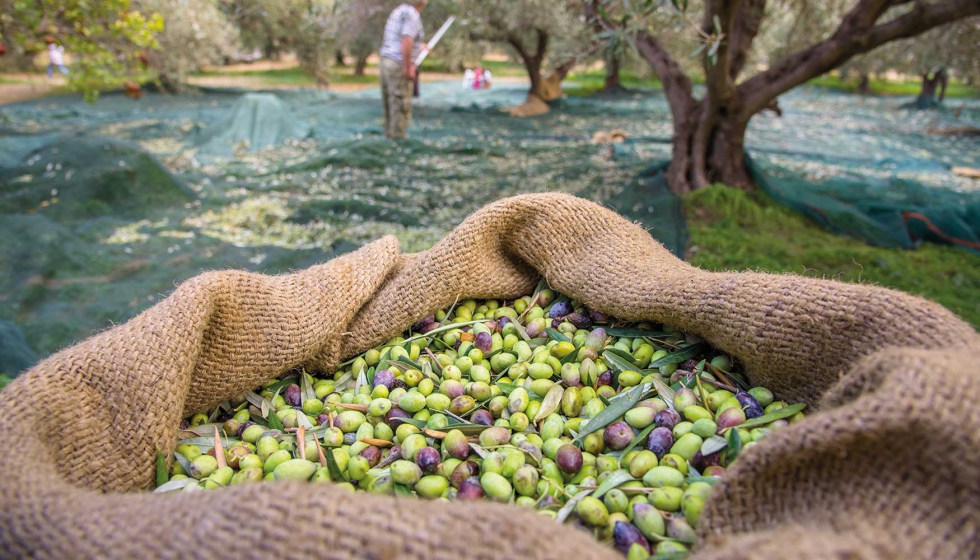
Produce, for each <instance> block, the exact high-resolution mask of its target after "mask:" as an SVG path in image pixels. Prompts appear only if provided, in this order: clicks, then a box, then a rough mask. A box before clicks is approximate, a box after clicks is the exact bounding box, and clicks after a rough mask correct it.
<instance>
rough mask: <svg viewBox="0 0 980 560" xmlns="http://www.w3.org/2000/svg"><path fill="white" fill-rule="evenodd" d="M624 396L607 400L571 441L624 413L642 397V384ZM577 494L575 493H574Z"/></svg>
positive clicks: (601, 427) (604, 425)
mask: <svg viewBox="0 0 980 560" xmlns="http://www.w3.org/2000/svg"><path fill="white" fill-rule="evenodd" d="M623 395H624V396H623V397H621V398H618V399H616V400H614V401H609V406H607V407H606V408H604V409H603V410H602V411H601V412H599V414H596V415H595V417H593V418H592V419H591V420H589V422H588V423H587V424H585V426H583V427H582V428H581V430H580V431H579V433H578V436H576V437H575V439H574V440H572V443H578V442H581V441H582V440H583V439H585V436H587V435H589V434H591V433H592V432H595V431H597V430H601V429H603V428H605V427H606V426H608V425H609V424H612V423H613V422H615V421H616V419H617V418H619V417H620V416H622V415H623V414H626V411H627V410H629V409H631V408H633V407H634V406H635V405H636V403H638V402H640V399H641V398H642V397H643V386H642V385H637V386H636V387H633V388H632V389H630V390H629V391H627V392H625V393H624V394H623ZM576 495H577V494H576Z"/></svg>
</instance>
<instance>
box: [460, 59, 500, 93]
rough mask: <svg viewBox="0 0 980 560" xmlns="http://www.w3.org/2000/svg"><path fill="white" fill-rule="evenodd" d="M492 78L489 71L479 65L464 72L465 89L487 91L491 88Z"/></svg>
mask: <svg viewBox="0 0 980 560" xmlns="http://www.w3.org/2000/svg"><path fill="white" fill-rule="evenodd" d="M492 78H493V76H492V75H491V74H490V71H489V70H486V69H484V68H483V67H482V66H480V65H479V64H477V65H476V67H475V68H472V69H470V68H467V69H466V71H465V72H463V89H486V88H488V87H490V80H491V79H492Z"/></svg>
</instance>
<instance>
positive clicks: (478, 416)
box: [470, 408, 493, 426]
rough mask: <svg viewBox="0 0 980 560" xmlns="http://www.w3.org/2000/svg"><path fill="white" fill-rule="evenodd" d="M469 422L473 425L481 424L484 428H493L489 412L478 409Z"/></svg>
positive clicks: (491, 415) (491, 416)
mask: <svg viewBox="0 0 980 560" xmlns="http://www.w3.org/2000/svg"><path fill="white" fill-rule="evenodd" d="M470 421H471V422H473V423H474V424H482V425H484V426H493V414H490V411H489V410H485V409H482V408H481V409H478V410H477V411H476V412H474V413H473V415H472V416H470Z"/></svg>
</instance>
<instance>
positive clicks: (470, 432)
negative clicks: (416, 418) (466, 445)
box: [432, 423, 493, 436]
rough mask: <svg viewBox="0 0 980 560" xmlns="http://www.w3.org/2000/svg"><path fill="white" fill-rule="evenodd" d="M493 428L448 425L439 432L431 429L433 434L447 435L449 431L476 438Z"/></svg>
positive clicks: (480, 425) (472, 425) (479, 425)
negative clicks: (457, 431) (456, 431)
mask: <svg viewBox="0 0 980 560" xmlns="http://www.w3.org/2000/svg"><path fill="white" fill-rule="evenodd" d="M492 427H493V426H485V425H483V424H469V423H467V424H450V425H448V426H446V427H445V428H443V429H441V430H436V429H432V431H433V432H442V433H448V432H449V431H450V430H459V431H461V432H463V435H466V436H478V435H480V434H482V433H483V431H484V430H486V429H487V428H492Z"/></svg>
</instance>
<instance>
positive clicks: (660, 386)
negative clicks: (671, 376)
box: [651, 375, 674, 408]
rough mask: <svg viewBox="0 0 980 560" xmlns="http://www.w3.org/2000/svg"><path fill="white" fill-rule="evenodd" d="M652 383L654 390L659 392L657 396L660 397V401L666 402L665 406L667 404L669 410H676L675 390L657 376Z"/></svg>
mask: <svg viewBox="0 0 980 560" xmlns="http://www.w3.org/2000/svg"><path fill="white" fill-rule="evenodd" d="M651 383H652V384H653V388H654V389H656V390H657V394H658V395H659V396H660V399H661V400H662V401H664V404H666V405H667V406H668V407H669V408H674V390H673V389H671V388H670V387H668V386H667V384H666V383H664V382H663V380H661V379H660V378H659V377H657V376H656V375H654V376H653V378H652V380H651Z"/></svg>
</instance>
